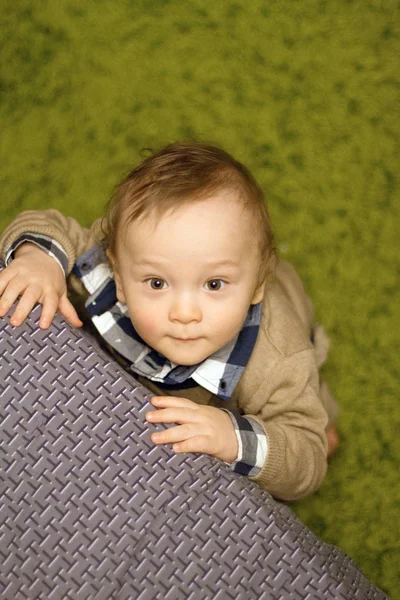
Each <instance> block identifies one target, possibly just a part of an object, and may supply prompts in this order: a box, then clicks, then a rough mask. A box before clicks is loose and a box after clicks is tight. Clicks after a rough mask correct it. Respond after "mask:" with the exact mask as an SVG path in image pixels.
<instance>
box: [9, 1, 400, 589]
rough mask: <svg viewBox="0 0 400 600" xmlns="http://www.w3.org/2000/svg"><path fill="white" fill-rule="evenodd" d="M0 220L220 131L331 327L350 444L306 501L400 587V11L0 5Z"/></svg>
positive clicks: (352, 5) (94, 210) (328, 528)
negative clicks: (143, 155) (180, 142)
mask: <svg viewBox="0 0 400 600" xmlns="http://www.w3.org/2000/svg"><path fill="white" fill-rule="evenodd" d="M0 17H1V19H0V45H1V55H0V56H1V79H0V94H1V96H0V123H1V133H0V148H1V169H0V181H1V200H0V230H2V229H3V228H4V227H5V225H6V224H7V223H8V222H9V221H10V220H11V219H12V218H13V217H14V216H15V215H16V214H17V213H18V212H19V211H21V210H23V209H25V208H45V207H55V208H58V209H60V210H62V211H63V212H65V213H67V214H69V215H72V216H75V217H76V218H78V219H79V220H80V221H81V222H82V223H83V224H85V225H89V224H90V223H91V221H92V220H93V219H94V218H95V217H97V216H99V215H101V214H102V212H103V208H104V204H105V202H106V200H107V198H108V196H109V193H110V191H111V189H112V187H113V185H114V184H115V183H116V182H117V181H118V180H119V179H120V177H121V176H122V175H123V174H124V173H125V172H126V171H127V170H128V169H129V168H130V167H131V166H132V165H133V164H134V163H137V162H138V161H139V160H140V151H141V149H142V148H144V147H151V148H158V147H160V146H162V145H163V144H165V143H167V142H171V141H174V140H176V139H180V138H188V137H195V138H197V139H201V140H207V141H214V142H216V143H218V144H220V145H222V146H223V147H224V148H226V149H227V150H228V151H230V152H232V153H233V154H234V155H235V156H236V157H237V158H239V159H240V160H242V161H243V162H245V163H246V164H247V165H248V166H249V168H250V169H251V170H252V171H253V173H254V174H255V176H256V177H257V179H258V180H259V182H260V183H261V185H262V187H263V188H264V190H265V192H266V195H267V198H268V202H269V206H270V211H271V215H272V220H273V225H274V229H275V234H276V238H277V243H278V246H279V248H280V249H281V252H282V255H284V256H285V257H287V258H288V259H289V260H291V261H292V262H293V264H294V265H295V266H296V267H297V268H298V270H299V272H300V273H301V275H302V277H303V280H304V282H305V285H306V288H307V290H308V291H309V293H310V294H311V296H312V297H313V299H314V301H315V304H316V310H317V317H318V319H319V320H320V321H321V322H323V324H324V325H325V327H326V329H327V331H328V333H329V335H330V337H331V340H332V349H331V353H330V359H329V362H328V364H327V366H326V369H325V374H326V378H327V379H328V381H329V382H330V385H331V388H332V389H333V390H334V392H335V394H336V396H337V398H338V399H339V403H340V405H341V419H340V425H339V428H340V435H341V446H340V449H339V451H338V452H337V454H336V455H335V457H334V459H333V461H332V462H331V465H330V469H329V473H328V475H327V478H326V481H325V483H324V484H323V486H322V487H321V489H320V490H319V491H318V492H317V493H316V494H315V495H313V496H312V497H310V498H307V499H305V500H303V501H301V502H298V503H296V504H295V505H294V506H293V508H294V510H295V511H296V512H297V514H298V515H299V516H300V518H301V519H302V520H303V521H304V522H305V523H306V524H307V525H308V526H309V527H310V528H311V529H312V530H313V531H314V532H315V533H316V534H317V535H318V536H320V537H321V538H322V539H323V540H324V541H326V542H329V543H333V544H336V545H338V546H339V547H340V548H341V549H342V550H344V551H345V552H347V553H348V554H349V555H350V556H351V557H352V558H353V559H354V560H355V561H356V563H357V564H358V565H359V566H360V568H361V569H362V571H363V572H364V573H365V575H366V576H367V577H368V578H369V579H370V580H371V581H372V582H373V583H374V584H375V585H377V586H378V587H380V588H382V589H383V590H384V591H386V593H388V594H389V595H390V596H391V597H392V598H393V599H395V598H400V581H399V565H400V552H399V547H400V530H399V520H400V514H399V508H400V485H399V460H398V459H399V456H400V441H399V440H400V435H399V434H400V422H399V421H400V419H399V384H398V383H399V349H400V339H399V329H400V319H399V306H400V294H399V275H400V262H399V250H400V243H399V237H400V227H399V225H400V223H399V197H398V171H399V160H398V159H399V153H398V150H399V148H398V145H397V144H396V142H397V140H398V135H399V118H398V117H399V114H398V106H399V80H398V78H397V75H396V73H399V22H400V19H399V17H400V11H399V4H398V2H396V1H394V0H386V1H380V0H364V1H363V0H353V1H351V0H348V1H339V0H331V1H326V0H302V1H295V0H292V1H290V0H281V1H267V0H236V1H227V0H220V1H219V0H213V1H210V0H203V1H201V0H189V1H188V2H186V3H184V2H182V1H181V0H164V1H162V0H158V1H156V0H153V1H151V0H148V1H144V0H142V1H140V0H136V1H134V0H132V1H127V0H125V1H122V0H121V1H118V0H116V1H115V2H106V1H105V0H85V1H84V2H83V1H78V0H57V1H56V0H53V1H44V0H43V1H39V0H38V1H37V2H28V1H26V0H12V1H10V0H3V1H2V2H1V5H0Z"/></svg>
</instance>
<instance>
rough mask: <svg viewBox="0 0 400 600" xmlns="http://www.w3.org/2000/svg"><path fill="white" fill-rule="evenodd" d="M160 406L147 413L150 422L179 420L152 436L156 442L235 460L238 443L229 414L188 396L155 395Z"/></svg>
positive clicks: (156, 404) (225, 459)
mask: <svg viewBox="0 0 400 600" xmlns="http://www.w3.org/2000/svg"><path fill="white" fill-rule="evenodd" d="M151 403H152V404H153V406H155V407H156V408H158V409H161V410H152V411H150V412H148V413H146V420H147V421H148V422H149V423H179V425H177V426H176V427H170V428H169V429H166V430H164V431H157V432H156V433H153V434H152V436H151V439H152V441H153V442H154V443H155V444H173V446H172V449H173V450H174V452H177V453H180V452H201V453H203V454H210V455H211V456H216V457H217V458H220V459H221V460H224V461H226V462H228V463H232V462H233V461H234V460H236V458H237V455H238V443H237V439H236V434H235V430H234V428H233V424H232V421H231V419H230V417H229V415H228V414H227V413H226V412H225V411H223V410H220V409H219V408H215V407H214V406H204V405H202V404H196V403H195V402H192V401H191V400H187V399H186V398H176V397H174V396H154V398H152V399H151Z"/></svg>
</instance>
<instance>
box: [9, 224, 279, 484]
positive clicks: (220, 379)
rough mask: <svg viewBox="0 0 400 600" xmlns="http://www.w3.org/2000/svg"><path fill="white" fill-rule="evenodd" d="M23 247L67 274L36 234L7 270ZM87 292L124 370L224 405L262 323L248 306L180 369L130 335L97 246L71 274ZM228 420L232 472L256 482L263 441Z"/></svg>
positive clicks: (60, 254)
mask: <svg viewBox="0 0 400 600" xmlns="http://www.w3.org/2000/svg"><path fill="white" fill-rule="evenodd" d="M24 242H30V243H34V244H36V245H37V246H39V247H40V248H41V249H42V250H44V251H45V252H46V253H47V254H49V255H50V256H52V257H53V258H54V259H55V260H56V261H57V262H58V264H59V265H60V267H61V268H62V270H63V271H64V273H65V275H66V274H67V264H68V257H67V255H66V253H65V251H64V250H63V248H62V247H61V246H60V245H59V244H58V243H57V242H56V241H55V240H53V239H51V238H49V237H47V236H45V235H42V234H37V233H25V234H23V235H22V236H21V237H20V238H18V239H17V240H15V241H14V243H13V244H12V245H11V247H10V248H9V249H8V250H7V252H6V265H7V264H9V262H10V261H11V260H12V259H13V256H14V252H15V250H16V249H17V248H18V246H20V245H21V244H23V243H24ZM72 272H73V273H74V275H75V276H77V277H78V278H79V279H80V280H81V281H82V283H83V285H84V286H85V288H86V290H87V291H88V292H89V297H88V299H87V301H86V309H87V311H88V314H89V315H90V317H91V320H92V322H93V324H94V326H95V327H96V329H97V330H98V332H99V333H100V335H101V336H102V338H103V339H104V340H105V341H106V342H107V343H108V344H109V345H110V346H111V347H112V348H114V350H116V351H117V352H118V353H119V354H120V355H121V356H123V357H124V358H125V359H126V360H127V361H128V363H129V369H130V370H131V371H132V372H133V373H136V374H138V375H141V376H143V377H146V378H148V379H150V380H151V381H154V382H156V383H157V384H158V386H159V387H160V388H164V389H168V390H171V389H172V390H173V389H186V388H189V387H193V386H195V385H196V384H198V385H200V386H202V387H204V388H205V389H207V390H208V391H210V392H212V393H213V394H215V395H217V396H218V397H220V398H221V399H222V400H225V401H227V400H229V399H230V397H231V395H232V393H233V390H234V389H235V387H236V385H237V383H238V381H239V379H240V377H241V375H242V373H243V371H244V369H245V367H246V365H247V362H248V360H249V358H250V356H251V353H252V351H253V348H254V345H255V343H256V339H257V334H258V330H259V327H260V322H261V304H256V305H251V306H250V308H249V311H248V314H247V317H246V320H245V322H244V324H243V326H242V329H241V331H240V332H239V333H238V334H237V336H236V337H235V338H234V339H233V340H231V341H230V342H229V343H228V344H226V345H225V346H224V347H223V348H221V349H219V350H218V351H217V352H215V353H214V354H212V355H211V356H209V357H208V358H206V359H205V360H204V361H202V362H201V363H199V364H196V365H190V366H182V365H177V364H175V363H172V362H171V361H169V360H168V359H167V358H165V357H164V356H163V355H161V354H160V353H159V352H157V351H156V350H154V349H153V348H150V347H149V346H147V344H146V343H145V342H144V340H143V339H142V338H141V337H140V336H139V335H138V333H137V332H136V331H135V329H134V327H133V325H132V322H131V320H130V318H129V315H128V313H127V306H126V305H125V304H122V303H120V302H118V300H117V297H116V288H115V282H114V275H113V271H112V269H111V267H110V265H109V263H108V261H107V258H106V256H105V253H104V251H103V249H102V246H101V245H100V244H95V245H94V246H92V248H90V249H89V250H87V251H86V252H85V253H84V254H83V255H82V256H80V257H79V258H78V259H77V261H76V263H75V265H74V267H73V271H72ZM224 410H225V412H227V413H228V414H229V416H230V418H231V420H232V423H233V426H234V429H235V434H236V437H237V441H238V448H239V450H238V456H237V459H236V461H235V462H233V463H232V464H231V468H232V470H233V471H235V472H237V473H241V474H242V475H247V476H256V475H257V474H258V473H259V472H260V470H261V468H262V466H263V464H264V462H265V459H266V456H267V450H268V449H267V439H266V436H265V433H264V431H263V429H262V427H261V426H260V425H259V423H257V421H255V420H254V419H252V418H251V417H246V416H243V415H240V414H239V413H236V412H235V413H234V412H232V411H229V410H226V409H224Z"/></svg>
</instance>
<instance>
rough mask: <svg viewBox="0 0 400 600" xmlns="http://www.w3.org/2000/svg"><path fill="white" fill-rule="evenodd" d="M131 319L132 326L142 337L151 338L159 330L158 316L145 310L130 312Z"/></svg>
mask: <svg viewBox="0 0 400 600" xmlns="http://www.w3.org/2000/svg"><path fill="white" fill-rule="evenodd" d="M131 321H132V324H133V326H134V328H135V329H136V331H137V332H138V334H139V335H140V336H141V337H142V338H143V339H145V338H148V337H150V338H152V337H153V336H155V335H157V333H158V332H159V330H160V324H159V319H158V316H157V315H154V314H151V313H149V312H147V311H146V312H143V313H132V314H131Z"/></svg>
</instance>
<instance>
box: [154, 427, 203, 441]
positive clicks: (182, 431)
mask: <svg viewBox="0 0 400 600" xmlns="http://www.w3.org/2000/svg"><path fill="white" fill-rule="evenodd" d="M191 434H192V435H193V431H191V428H190V426H189V425H178V426H177V427H170V428H169V429H165V430H164V431H157V432H155V433H152V435H151V441H152V442H154V443H155V444H173V443H174V442H181V441H183V440H186V439H187V438H188V437H190V435H191Z"/></svg>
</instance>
